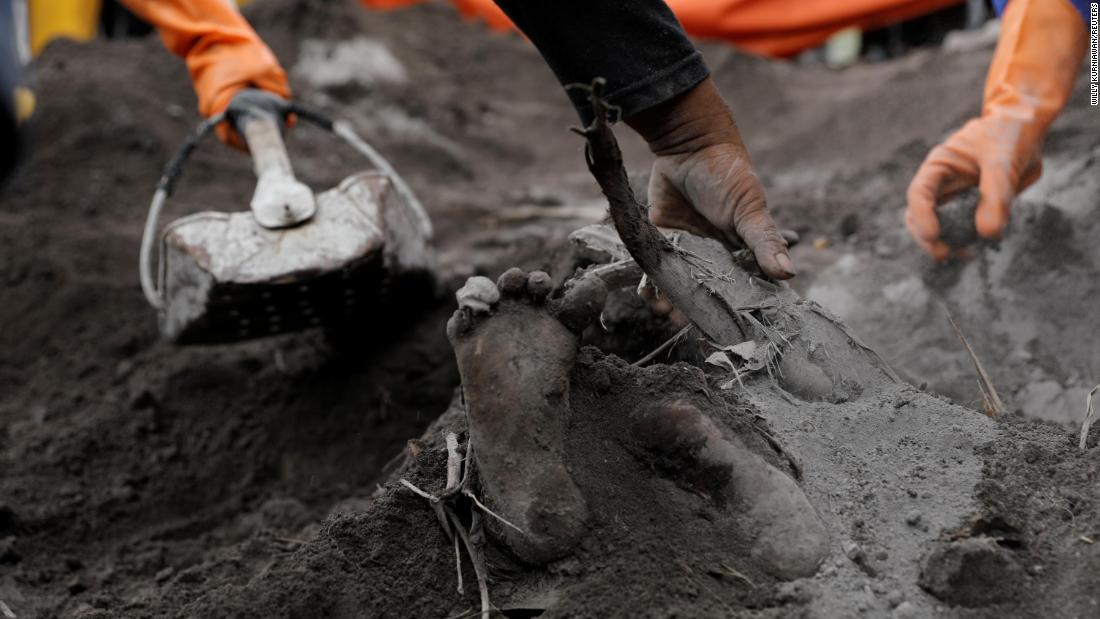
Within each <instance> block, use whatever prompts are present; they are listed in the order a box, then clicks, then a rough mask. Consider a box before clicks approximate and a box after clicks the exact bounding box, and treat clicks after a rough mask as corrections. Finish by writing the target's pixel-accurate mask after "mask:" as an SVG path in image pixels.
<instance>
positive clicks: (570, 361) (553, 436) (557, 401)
mask: <svg viewBox="0 0 1100 619" xmlns="http://www.w3.org/2000/svg"><path fill="white" fill-rule="evenodd" d="M544 276H545V274H544V273H541V272H534V273H531V274H530V275H525V274H524V273H523V272H522V271H520V270H519V269H510V270H508V271H506V272H505V273H504V274H502V275H501V276H500V278H499V279H498V280H497V283H496V285H493V284H492V282H490V281H489V280H488V279H487V278H484V277H473V278H470V279H469V280H468V281H467V283H466V285H465V286H464V287H463V288H462V289H461V290H459V292H458V294H457V297H458V300H459V309H458V310H457V311H456V312H455V314H454V316H452V318H451V320H450V322H448V324H447V334H448V337H450V339H451V342H452V343H453V344H454V347H455V354H456V356H457V358H458V367H459V372H460V374H461V376H462V384H463V393H464V395H465V399H466V410H467V414H468V421H469V425H470V436H471V441H472V444H473V446H474V447H473V452H474V458H475V460H476V461H477V466H478V470H479V477H480V480H481V484H482V486H483V487H484V489H485V493H486V496H487V497H488V498H489V499H490V500H491V501H492V503H493V504H494V505H495V507H496V508H497V509H499V510H500V511H501V512H502V513H503V515H504V517H505V518H507V519H509V520H510V521H511V522H513V523H514V524H516V525H517V526H518V527H519V529H521V530H522V533H520V532H519V531H516V530H514V529H511V528H505V529H504V534H505V538H506V541H507V543H508V544H509V546H511V548H512V549H513V550H514V551H515V552H516V554H517V555H519V556H520V557H521V558H523V559H524V560H527V561H530V562H534V563H540V562H546V561H549V560H552V559H556V558H560V557H562V556H564V555H566V554H568V553H569V551H570V549H571V548H572V547H573V545H574V544H575V543H576V542H577V541H578V539H579V538H580V537H581V536H582V535H583V534H584V533H585V530H586V520H587V519H588V506H587V504H586V500H585V498H584V497H583V496H582V495H581V493H580V491H579V490H578V488H577V486H576V484H575V483H574V481H573V479H572V477H571V476H570V472H569V468H568V464H567V462H566V460H565V458H566V455H565V449H564V441H565V439H564V434H565V432H566V428H567V426H568V424H569V422H570V416H571V415H572V410H571V409H570V406H569V389H570V384H569V374H570V372H571V371H572V370H573V366H574V365H575V363H576V355H577V348H578V334H579V333H580V332H581V331H582V330H583V329H584V328H585V327H586V326H587V325H588V324H589V323H590V322H591V321H592V319H593V318H595V317H596V316H597V315H598V314H599V312H600V309H601V308H602V307H603V304H604V301H605V300H606V295H607V293H606V289H605V288H604V285H603V283H602V282H601V281H600V280H599V279H597V278H595V277H582V278H580V279H578V280H574V281H570V282H569V283H568V284H567V288H566V292H565V293H564V295H562V298H561V299H560V300H555V301H553V302H552V303H550V304H547V303H545V298H546V294H547V292H548V289H547V287H546V286H545V285H544V284H545V283H546V278H545V277H544ZM632 427H633V432H632V436H630V437H622V438H623V439H624V440H626V441H627V442H628V443H629V445H628V447H629V448H631V450H632V451H634V452H635V453H637V454H639V455H640V456H641V459H642V460H643V461H645V462H646V463H647V466H652V467H653V468H655V469H657V470H659V471H662V472H663V473H664V474H665V475H666V476H667V477H669V478H671V479H673V480H675V481H676V482H677V483H678V484H680V485H682V486H685V487H686V489H688V490H690V491H692V492H696V493H700V494H704V495H707V496H710V497H711V498H713V499H714V500H715V501H717V502H718V503H720V504H721V506H722V508H723V509H724V510H727V511H728V512H729V513H730V514H731V515H732V514H736V516H735V517H736V518H737V519H739V520H743V524H744V526H745V528H747V529H748V530H749V531H751V532H752V536H753V538H754V540H753V547H752V555H753V558H754V560H756V561H757V562H758V563H759V564H761V565H762V566H764V568H765V569H766V571H768V572H769V573H771V574H772V575H774V576H776V577H778V578H781V579H791V578H799V577H805V576H810V575H812V574H813V573H814V572H816V571H817V568H818V566H819V565H820V564H821V561H822V560H823V559H824V558H825V556H827V554H828V550H829V537H828V533H827V532H826V530H825V527H824V525H823V524H822V523H821V521H820V520H819V519H818V517H817V515H816V513H815V512H814V509H813V507H812V506H811V505H810V503H809V501H808V500H807V499H806V496H805V495H804V494H803V493H802V491H801V489H799V487H798V485H797V484H796V483H795V482H794V481H793V480H792V479H791V478H790V477H788V476H786V475H785V474H783V473H782V472H780V471H779V470H778V469H776V468H775V467H773V466H772V465H770V464H768V463H767V462H766V461H765V460H764V459H763V458H761V457H760V456H758V455H756V454H755V453H752V452H751V451H750V450H749V449H748V448H746V447H745V445H744V444H743V443H742V442H741V441H740V440H738V439H737V438H732V439H727V438H724V437H723V436H722V433H721V431H720V430H719V429H718V427H717V426H716V425H715V423H714V422H713V421H712V420H710V419H709V418H707V417H706V416H705V415H704V414H703V413H702V412H701V411H700V410H699V409H698V408H696V407H694V406H692V405H691V404H689V403H687V402H684V401H681V400H678V399H676V394H669V395H668V399H667V400H666V399H662V400H659V401H657V402H656V403H654V404H652V405H651V406H646V407H643V408H642V409H639V410H637V411H636V412H635V413H634V415H633V421H632ZM639 447H640V449H639Z"/></svg>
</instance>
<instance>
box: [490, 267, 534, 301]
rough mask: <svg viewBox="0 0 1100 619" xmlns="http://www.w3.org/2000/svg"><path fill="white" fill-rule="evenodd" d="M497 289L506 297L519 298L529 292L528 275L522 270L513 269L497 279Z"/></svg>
mask: <svg viewBox="0 0 1100 619" xmlns="http://www.w3.org/2000/svg"><path fill="white" fill-rule="evenodd" d="M497 288H499V289H500V294H502V295H504V296H508V297H518V296H520V295H522V294H523V293H524V292H526V291H527V274H526V273H524V272H523V269H521V268H518V267H512V268H510V269H508V270H507V271H505V272H504V273H501V275H500V277H499V278H497Z"/></svg>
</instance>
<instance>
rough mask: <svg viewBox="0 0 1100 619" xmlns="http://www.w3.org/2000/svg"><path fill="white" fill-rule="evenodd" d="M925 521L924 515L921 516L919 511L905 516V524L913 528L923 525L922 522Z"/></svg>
mask: <svg viewBox="0 0 1100 619" xmlns="http://www.w3.org/2000/svg"><path fill="white" fill-rule="evenodd" d="M923 519H924V515H923V514H921V513H920V511H919V510H916V509H914V510H913V511H911V512H909V513H908V514H906V515H905V524H907V525H909V526H911V527H915V526H917V525H919V524H920V523H921V520H923Z"/></svg>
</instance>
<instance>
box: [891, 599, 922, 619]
mask: <svg viewBox="0 0 1100 619" xmlns="http://www.w3.org/2000/svg"><path fill="white" fill-rule="evenodd" d="M917 616H918V613H917V607H916V606H913V604H912V603H910V602H902V603H901V604H898V606H897V608H895V609H894V612H892V613H890V617H891V619H916V617H917Z"/></svg>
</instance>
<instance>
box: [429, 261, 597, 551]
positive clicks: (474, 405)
mask: <svg viewBox="0 0 1100 619" xmlns="http://www.w3.org/2000/svg"><path fill="white" fill-rule="evenodd" d="M550 291H551V283H550V277H549V276H548V275H547V274H546V273H543V272H541V271H535V272H532V273H530V274H527V273H524V272H523V271H521V270H520V269H510V270H508V271H506V272H505V273H504V274H503V275H501V276H500V278H499V280H498V281H497V283H496V284H494V283H493V282H492V281H491V280H489V279H488V278H485V277H472V278H470V279H469V280H468V281H467V282H466V285H465V286H463V288H462V289H461V290H459V292H458V295H457V296H458V301H459V309H458V310H457V311H456V312H455V314H454V316H452V317H451V320H450V321H449V322H448V323H447V336H448V337H449V338H450V340H451V344H452V345H453V346H454V350H455V355H456V357H457V359H458V368H459V373H460V374H461V377H462V385H463V387H462V388H463V395H464V397H465V401H466V410H467V416H468V421H469V428H470V437H471V442H472V445H473V453H474V459H475V461H476V464H477V469H478V471H479V477H480V479H481V485H482V488H483V490H484V493H485V495H486V498H487V499H488V501H489V502H490V503H491V505H492V506H493V508H494V509H495V510H499V512H500V513H501V515H502V516H503V517H504V518H506V519H508V520H509V521H510V522H512V523H513V524H515V525H516V526H517V527H518V528H519V529H520V530H521V531H522V533H521V532H519V531H516V530H514V529H512V528H510V527H505V528H504V535H505V538H506V541H507V543H508V545H509V546H510V547H511V548H512V550H513V551H514V552H515V553H516V554H517V555H518V556H519V557H520V558H522V559H524V560H526V561H530V562H534V563H541V562H546V561H551V560H553V559H556V558H559V557H561V556H564V555H565V554H567V553H568V552H569V551H570V550H571V548H572V547H573V545H574V544H575V543H576V542H577V541H578V540H579V538H580V537H581V535H582V534H583V533H584V532H585V526H586V521H587V519H588V508H587V505H586V504H585V500H584V498H583V497H582V496H581V493H580V491H579V490H578V489H577V486H576V484H575V483H574V482H573V479H572V478H571V476H570V474H569V470H568V468H567V467H566V465H565V462H564V457H563V434H564V432H565V428H566V425H567V424H568V423H569V417H570V407H569V374H570V372H571V371H572V369H573V366H574V364H575V362H576V355H577V348H578V342H579V333H580V332H581V331H582V330H583V329H584V328H585V327H586V326H587V325H588V324H589V323H590V322H591V321H592V320H593V319H594V318H596V317H597V316H598V315H599V312H600V310H601V309H602V308H603V304H604V301H605V299H606V294H607V291H606V288H605V287H604V285H603V283H602V282H601V281H599V280H598V279H596V278H584V279H581V280H578V281H576V282H573V286H572V287H571V288H570V289H569V290H568V291H567V292H566V293H565V294H564V295H563V296H562V298H560V299H555V300H553V301H549V300H548V296H549V294H550Z"/></svg>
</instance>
